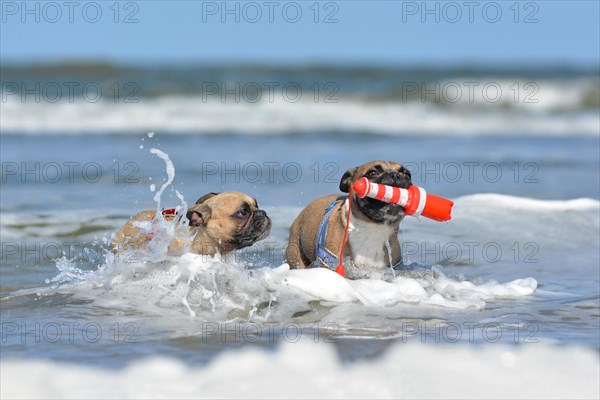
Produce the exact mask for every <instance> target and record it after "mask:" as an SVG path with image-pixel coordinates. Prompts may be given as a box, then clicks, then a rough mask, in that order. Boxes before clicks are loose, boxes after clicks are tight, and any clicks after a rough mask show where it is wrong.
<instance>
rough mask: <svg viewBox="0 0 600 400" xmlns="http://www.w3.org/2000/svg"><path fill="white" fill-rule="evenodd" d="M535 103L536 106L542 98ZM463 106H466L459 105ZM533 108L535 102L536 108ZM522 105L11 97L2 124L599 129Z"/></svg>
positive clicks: (88, 129) (172, 129)
mask: <svg viewBox="0 0 600 400" xmlns="http://www.w3.org/2000/svg"><path fill="white" fill-rule="evenodd" d="M534 106H535V105H534ZM456 107H459V106H458V105H456ZM530 108H531V107H530ZM538 108H540V106H537V108H535V107H534V109H533V111H530V110H529V109H528V108H527V107H526V108H524V109H523V110H520V111H519V112H516V111H507V110H506V109H503V108H502V107H501V105H498V104H493V105H490V107H475V108H474V107H473V106H471V105H470V106H469V107H467V108H466V109H464V110H463V109H461V111H460V112H458V111H457V110H456V109H454V108H453V107H448V108H444V107H439V106H436V105H434V104H428V103H422V102H420V101H415V102H372V101H371V102H370V101H365V100H361V99H358V98H342V99H339V102H337V103H314V102H311V101H308V100H302V101H299V102H297V103H289V102H286V101H284V100H279V101H274V102H272V103H270V102H268V101H261V102H257V103H247V102H239V103H233V102H227V103H224V102H221V101H218V100H214V101H213V100H210V101H205V100H203V99H202V97H201V96H164V97H160V98H156V99H144V100H143V101H140V102H139V103H132V104H115V103H111V102H97V103H85V102H75V103H67V102H57V103H52V104H48V103H43V102H42V103H32V102H29V103H22V102H20V101H17V100H12V98H11V100H9V101H7V102H5V103H4V104H3V112H2V114H1V115H0V127H1V129H2V131H3V132H10V133H62V134H64V133H66V134H83V133H106V132H108V133H116V134H131V133H136V134H137V133H139V132H140V131H147V130H160V131H162V132H168V133H193V134H206V133H227V132H233V133H240V132H241V133H248V134H286V133H291V132H315V131H317V132H319V131H323V130H333V131H346V130H348V131H360V132H375V133H382V134H407V133H408V134H414V133H422V134H433V135H435V134H446V133H453V134H475V135H482V134H503V133H513V134H514V133H528V134H542V135H559V136H563V135H587V136H589V135H597V133H598V130H599V129H600V119H599V117H598V114H597V113H594V112H587V111H574V112H570V113H554V112H552V113H550V112H547V110H545V109H544V108H543V107H542V110H541V111H540V110H538Z"/></svg>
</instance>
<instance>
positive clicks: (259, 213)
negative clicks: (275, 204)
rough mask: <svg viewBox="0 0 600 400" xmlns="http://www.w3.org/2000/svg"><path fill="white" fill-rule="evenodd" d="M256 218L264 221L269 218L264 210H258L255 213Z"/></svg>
mask: <svg viewBox="0 0 600 400" xmlns="http://www.w3.org/2000/svg"><path fill="white" fill-rule="evenodd" d="M254 218H255V219H264V218H269V217H268V216H267V213H266V212H265V211H264V210H256V211H255V212H254Z"/></svg>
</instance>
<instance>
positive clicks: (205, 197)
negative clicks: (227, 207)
mask: <svg viewBox="0 0 600 400" xmlns="http://www.w3.org/2000/svg"><path fill="white" fill-rule="evenodd" d="M218 194H219V193H215V192H210V193H207V194H205V195H204V196H202V197H200V198H199V199H198V200H196V204H202V203H204V202H205V201H206V200H208V199H210V198H211V197H215V196H216V195H218Z"/></svg>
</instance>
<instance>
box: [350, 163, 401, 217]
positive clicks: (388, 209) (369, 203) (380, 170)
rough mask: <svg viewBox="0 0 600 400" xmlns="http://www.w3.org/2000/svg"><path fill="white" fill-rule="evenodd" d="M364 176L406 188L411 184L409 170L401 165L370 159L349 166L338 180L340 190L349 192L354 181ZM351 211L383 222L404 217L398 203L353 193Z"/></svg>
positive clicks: (377, 181)
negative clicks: (363, 162)
mask: <svg viewBox="0 0 600 400" xmlns="http://www.w3.org/2000/svg"><path fill="white" fill-rule="evenodd" d="M363 177H366V178H367V179H368V180H369V181H371V182H375V183H381V184H384V185H389V186H396V187H400V188H403V189H407V188H408V187H409V186H411V185H412V181H411V176H410V171H409V170H408V169H406V168H405V167H404V166H403V165H401V164H398V163H396V162H391V161H372V162H369V163H366V164H364V165H361V166H359V167H356V168H351V169H349V170H348V171H346V173H345V174H344V176H342V179H341V181H340V190H341V191H342V192H345V193H349V192H350V188H351V187H352V185H354V183H355V182H356V181H357V180H359V179H361V178H363ZM352 202H353V207H352V209H353V211H358V214H359V215H358V216H360V214H362V215H364V216H365V217H366V219H367V220H371V221H372V222H377V223H383V224H395V223H398V222H399V221H401V220H402V218H404V208H402V206H399V205H395V204H389V203H385V202H383V201H379V200H375V199H371V198H369V197H365V198H363V199H361V198H359V197H357V196H356V195H354V197H353V199H352Z"/></svg>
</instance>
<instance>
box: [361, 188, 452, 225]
mask: <svg viewBox="0 0 600 400" xmlns="http://www.w3.org/2000/svg"><path fill="white" fill-rule="evenodd" d="M352 188H353V189H354V191H355V193H356V195H357V196H358V197H360V198H361V199H362V198H364V197H371V198H373V199H376V200H379V201H383V202H386V203H390V204H399V205H401V206H402V207H404V213H405V214H406V215H412V216H413V217H418V216H419V215H422V216H424V217H427V218H430V219H433V220H435V221H448V220H449V219H451V218H452V216H451V215H450V213H451V212H452V206H453V205H454V202H453V201H451V200H448V199H444V198H442V197H438V196H434V195H432V194H427V192H426V191H425V189H423V188H421V187H418V186H410V187H409V188H408V189H402V188H399V187H395V186H388V185H383V184H381V183H373V182H370V181H369V180H368V179H367V178H361V179H359V180H358V181H356V183H355V184H354V186H352Z"/></svg>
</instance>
